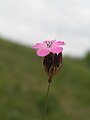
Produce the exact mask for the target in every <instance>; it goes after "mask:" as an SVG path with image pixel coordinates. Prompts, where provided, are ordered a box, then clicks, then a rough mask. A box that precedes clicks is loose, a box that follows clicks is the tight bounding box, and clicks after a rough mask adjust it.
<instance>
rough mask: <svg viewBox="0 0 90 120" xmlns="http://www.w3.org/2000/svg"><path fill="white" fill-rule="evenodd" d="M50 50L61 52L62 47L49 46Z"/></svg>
mask: <svg viewBox="0 0 90 120" xmlns="http://www.w3.org/2000/svg"><path fill="white" fill-rule="evenodd" d="M50 51H51V52H52V53H57V54H58V53H60V52H62V51H63V48H62V47H51V48H50Z"/></svg>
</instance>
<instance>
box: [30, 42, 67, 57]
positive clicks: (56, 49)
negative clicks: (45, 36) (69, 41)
mask: <svg viewBox="0 0 90 120" xmlns="http://www.w3.org/2000/svg"><path fill="white" fill-rule="evenodd" d="M64 44H65V43H64V42H61V41H56V40H51V41H50V40H46V41H43V43H36V45H33V46H32V48H34V49H38V50H37V52H36V54H37V55H38V56H41V57H44V56H46V55H48V54H49V53H50V52H51V53H56V54H57V55H58V54H59V53H61V52H62V51H63V48H62V47H61V46H62V45H64Z"/></svg>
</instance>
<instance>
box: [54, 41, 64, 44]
mask: <svg viewBox="0 0 90 120" xmlns="http://www.w3.org/2000/svg"><path fill="white" fill-rule="evenodd" d="M53 45H65V43H64V41H63V42H61V41H55V42H54V43H53Z"/></svg>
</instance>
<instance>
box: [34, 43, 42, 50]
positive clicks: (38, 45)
mask: <svg viewBox="0 0 90 120" xmlns="http://www.w3.org/2000/svg"><path fill="white" fill-rule="evenodd" d="M42 46H43V43H36V45H33V46H32V48H35V49H37V48H41V47H42Z"/></svg>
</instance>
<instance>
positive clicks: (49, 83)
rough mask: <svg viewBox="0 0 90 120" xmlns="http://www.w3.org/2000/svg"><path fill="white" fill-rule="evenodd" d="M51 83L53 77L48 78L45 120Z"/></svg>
mask: <svg viewBox="0 0 90 120" xmlns="http://www.w3.org/2000/svg"><path fill="white" fill-rule="evenodd" d="M50 85H51V78H49V80H48V88H47V94H46V101H45V105H44V112H43V120H45V116H46V111H47V104H48V97H49V91H50Z"/></svg>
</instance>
